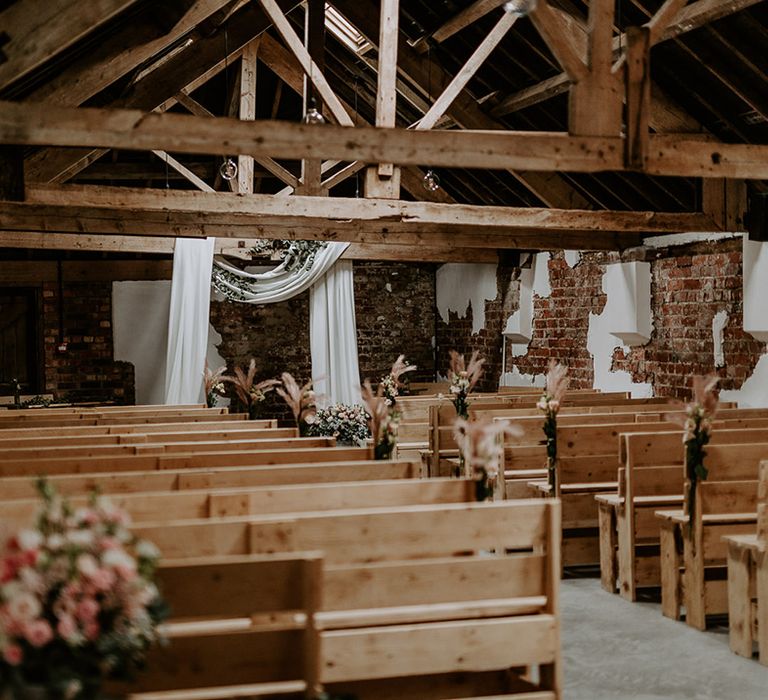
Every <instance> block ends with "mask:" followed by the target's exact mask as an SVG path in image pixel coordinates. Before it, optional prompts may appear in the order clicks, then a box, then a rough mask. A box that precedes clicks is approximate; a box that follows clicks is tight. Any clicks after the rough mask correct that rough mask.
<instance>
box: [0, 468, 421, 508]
mask: <svg viewBox="0 0 768 700" xmlns="http://www.w3.org/2000/svg"><path fill="white" fill-rule="evenodd" d="M418 475H419V465H418V464H416V463H413V462H408V461H373V460H365V461H354V460H352V461H343V462H340V461H328V462H306V463H304V464H297V463H286V464H277V465H275V464H272V465H268V466H267V465H262V466H255V467H254V466H251V467H200V468H194V467H188V468H182V469H163V470H160V471H158V470H153V471H135V472H131V471H127V472H117V473H115V472H112V473H110V472H102V473H91V474H88V473H85V474H63V475H58V476H49V477H47V478H48V481H49V482H50V483H51V484H52V485H53V486H54V487H55V488H56V490H57V491H58V492H59V493H61V494H62V495H66V496H77V495H79V494H83V493H87V492H89V491H92V490H94V489H95V490H97V491H99V492H100V493H103V494H105V495H113V494H127V493H142V492H146V491H152V492H156V491H164V492H173V491H185V490H202V489H210V488H216V489H223V488H232V489H248V488H256V487H262V486H280V485H287V484H311V483H327V484H333V483H337V482H349V481H371V480H382V479H413V478H416V477H417V476H418ZM0 494H2V499H3V501H11V500H15V499H30V498H34V497H35V495H36V489H35V484H34V480H33V479H30V478H29V477H28V476H23V477H5V478H0Z"/></svg>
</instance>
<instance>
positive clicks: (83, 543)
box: [67, 530, 94, 547]
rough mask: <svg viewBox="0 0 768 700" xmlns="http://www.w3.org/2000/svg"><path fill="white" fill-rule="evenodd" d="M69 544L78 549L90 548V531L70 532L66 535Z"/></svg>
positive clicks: (91, 540)
mask: <svg viewBox="0 0 768 700" xmlns="http://www.w3.org/2000/svg"><path fill="white" fill-rule="evenodd" d="M67 540H69V542H70V544H74V545H77V546H80V547H90V546H91V545H92V544H93V540H94V537H93V532H92V531H91V530H72V531H70V532H69V533H67Z"/></svg>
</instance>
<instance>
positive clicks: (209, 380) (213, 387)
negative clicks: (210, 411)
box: [203, 359, 227, 408]
mask: <svg viewBox="0 0 768 700" xmlns="http://www.w3.org/2000/svg"><path fill="white" fill-rule="evenodd" d="M226 371H227V367H226V365H222V366H221V367H219V368H218V369H215V370H211V368H210V367H209V366H208V360H207V359H206V360H205V368H204V369H203V390H204V391H205V405H206V406H208V408H214V407H215V406H216V403H217V402H218V397H219V396H224V394H225V388H224V382H225V380H226V375H225V372H226Z"/></svg>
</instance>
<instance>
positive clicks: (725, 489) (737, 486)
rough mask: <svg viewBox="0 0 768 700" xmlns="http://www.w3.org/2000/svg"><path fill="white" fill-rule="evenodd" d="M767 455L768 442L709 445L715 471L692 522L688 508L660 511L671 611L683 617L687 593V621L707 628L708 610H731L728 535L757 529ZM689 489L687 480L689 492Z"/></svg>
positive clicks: (700, 492)
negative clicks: (759, 478) (759, 486)
mask: <svg viewBox="0 0 768 700" xmlns="http://www.w3.org/2000/svg"><path fill="white" fill-rule="evenodd" d="M764 458H768V442H767V443H756V444H755V443H753V444H743V445H738V444H737V445H710V446H708V447H707V460H706V466H707V469H708V470H709V476H708V478H707V480H706V481H703V482H700V483H699V484H698V488H697V496H696V508H695V510H694V513H693V514H692V526H691V525H689V518H688V517H687V516H686V515H684V511H672V512H670V511H659V512H657V517H658V518H659V519H660V520H662V521H663V522H664V524H665V528H666V529H667V530H668V536H667V537H665V538H664V539H663V540H662V543H661V546H662V552H661V567H662V570H661V579H662V612H663V613H664V614H665V615H667V616H669V617H673V618H675V619H679V616H680V605H679V604H680V600H681V599H682V605H683V606H684V607H685V611H686V622H687V624H688V625H690V626H692V627H695V628H696V629H702V630H703V629H705V627H706V617H707V615H716V614H724V613H727V612H728V604H727V585H726V578H725V574H726V553H727V547H726V544H725V542H723V541H722V538H723V537H724V536H725V535H741V534H749V533H751V532H753V531H754V530H755V528H756V520H757V475H758V465H759V463H760V462H761V461H762V459H764ZM688 489H689V485H688V484H686V486H685V493H687V492H688ZM689 528H690V531H691V532H692V535H691V536H689ZM672 546H674V547H675V548H674V551H672V550H671V547H672ZM681 546H682V558H681V556H680V547H681ZM681 569H682V578H681V573H680V572H681ZM681 591H682V594H681ZM665 597H666V598H667V599H668V600H667V601H666V602H665Z"/></svg>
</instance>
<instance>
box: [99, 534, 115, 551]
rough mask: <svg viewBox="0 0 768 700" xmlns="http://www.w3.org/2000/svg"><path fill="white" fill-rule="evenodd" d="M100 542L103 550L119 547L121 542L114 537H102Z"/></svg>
mask: <svg viewBox="0 0 768 700" xmlns="http://www.w3.org/2000/svg"><path fill="white" fill-rule="evenodd" d="M99 544H100V545H101V549H102V550H107V549H117V548H118V547H119V546H120V542H118V541H117V540H116V539H115V538H114V537H102V538H101V540H100V541H99Z"/></svg>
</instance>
